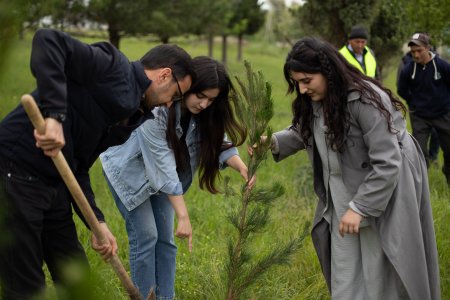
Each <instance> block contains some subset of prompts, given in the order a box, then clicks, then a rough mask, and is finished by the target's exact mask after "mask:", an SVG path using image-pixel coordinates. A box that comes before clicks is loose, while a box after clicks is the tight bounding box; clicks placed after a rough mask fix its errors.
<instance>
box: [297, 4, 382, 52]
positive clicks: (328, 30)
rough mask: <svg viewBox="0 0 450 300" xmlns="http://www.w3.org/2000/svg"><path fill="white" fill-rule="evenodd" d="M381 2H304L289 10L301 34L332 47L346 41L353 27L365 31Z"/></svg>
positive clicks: (339, 45) (376, 13)
mask: <svg viewBox="0 0 450 300" xmlns="http://www.w3.org/2000/svg"><path fill="white" fill-rule="evenodd" d="M380 1H381V0H350V1H346V0H323V1H316V0H307V1H305V3H304V4H303V5H302V6H300V7H298V9H297V10H295V11H293V13H294V14H295V15H296V17H297V18H298V21H299V25H298V26H302V27H303V28H304V31H305V34H307V35H316V36H320V37H322V38H323V39H325V40H327V41H328V42H330V43H332V44H333V45H335V46H336V47H341V46H342V45H344V44H345V42H346V41H347V33H348V32H349V31H350V29H351V27H352V26H353V25H355V24H362V25H365V26H366V27H367V28H369V25H370V24H372V21H373V20H374V18H375V16H376V15H378V11H379V6H380Z"/></svg>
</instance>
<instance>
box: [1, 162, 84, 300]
mask: <svg viewBox="0 0 450 300" xmlns="http://www.w3.org/2000/svg"><path fill="white" fill-rule="evenodd" d="M70 197H71V196H70V194H69V192H68V190H67V188H66V187H65V185H64V183H63V181H62V180H61V181H60V182H57V183H55V184H54V185H49V184H45V183H44V182H43V181H42V180H41V179H39V178H38V177H37V176H35V175H33V174H30V173H28V172H26V171H25V170H23V169H22V168H20V167H19V166H17V165H16V164H14V163H13V162H11V161H7V160H4V159H0V211H1V214H0V230H1V236H2V237H1V238H0V280H1V294H2V299H3V300H9V299H29V298H30V297H32V296H33V295H35V294H36V293H38V292H40V291H41V290H42V289H43V288H44V287H45V274H44V272H43V270H42V267H43V262H44V261H45V263H46V264H47V267H48V269H49V271H50V274H51V276H52V279H53V281H54V282H55V283H57V284H62V285H64V276H62V273H61V270H62V267H61V266H62V265H63V264H64V262H65V261H68V260H71V261H72V260H73V259H76V260H80V261H81V262H82V264H85V265H86V266H87V264H88V263H87V258H86V255H85V253H84V250H83V248H82V247H81V244H80V242H79V241H78V237H77V233H76V229H75V224H74V222H73V218H72V207H71V202H70V199H71V198H70Z"/></svg>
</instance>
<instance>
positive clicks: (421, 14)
mask: <svg viewBox="0 0 450 300" xmlns="http://www.w3.org/2000/svg"><path fill="white" fill-rule="evenodd" d="M405 2H406V3H405V7H406V9H407V19H408V22H409V26H408V28H409V30H411V32H409V35H412V34H413V33H414V32H427V33H428V34H429V35H430V36H431V37H432V40H433V42H434V44H435V45H436V46H437V45H439V44H440V43H443V44H447V45H448V44H450V0H426V1H425V0H417V1H405Z"/></svg>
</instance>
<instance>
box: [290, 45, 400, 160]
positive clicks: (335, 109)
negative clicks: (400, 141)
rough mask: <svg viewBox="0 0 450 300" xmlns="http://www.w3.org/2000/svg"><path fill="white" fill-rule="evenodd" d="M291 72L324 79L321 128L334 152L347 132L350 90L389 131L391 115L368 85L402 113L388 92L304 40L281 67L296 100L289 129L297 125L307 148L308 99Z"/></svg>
mask: <svg viewBox="0 0 450 300" xmlns="http://www.w3.org/2000/svg"><path fill="white" fill-rule="evenodd" d="M291 72H304V73H308V74H317V73H320V74H322V75H323V76H324V77H325V78H326V82H327V96H326V97H325V99H323V101H322V105H323V110H324V116H325V125H327V126H328V132H327V133H326V134H327V141H328V142H329V144H330V146H331V148H332V149H333V150H335V151H340V152H342V151H343V150H344V145H345V137H346V133H347V132H348V128H349V124H348V118H349V115H348V109H347V96H348V93H349V91H350V90H354V91H358V92H359V93H360V94H361V96H362V98H364V99H367V100H368V101H369V103H370V104H371V105H373V106H374V107H376V108H377V109H378V110H379V111H380V112H381V113H382V115H383V116H384V117H385V118H386V121H387V122H388V126H389V131H390V132H394V131H395V129H394V128H393V127H392V124H391V119H392V116H391V113H390V112H389V110H388V109H387V108H386V107H385V106H384V105H383V103H382V101H381V96H380V94H379V93H377V92H376V91H375V90H374V89H373V87H371V85H370V84H369V83H373V84H374V85H376V86H377V87H379V88H380V89H381V90H383V91H384V92H385V93H386V94H388V96H389V98H390V100H391V104H392V105H393V107H394V108H395V109H396V110H402V111H403V113H405V112H406V108H405V106H404V105H403V103H402V102H400V101H399V100H398V99H396V98H395V97H394V96H393V95H392V92H391V91H390V90H388V89H386V88H384V87H382V86H381V84H380V83H379V82H378V81H376V80H374V79H372V78H370V77H367V76H365V75H364V74H362V73H361V72H360V71H359V70H358V69H357V68H355V67H354V66H352V65H351V64H350V63H348V62H347V60H346V59H345V58H344V57H343V56H342V55H341V54H340V53H339V52H338V51H337V50H336V48H335V47H334V46H332V45H331V44H329V43H327V42H325V41H322V40H319V39H317V38H312V37H306V38H303V39H301V40H299V41H298V42H297V43H295V44H294V46H293V47H292V49H291V51H290V52H289V53H288V55H287V58H286V62H285V64H284V77H285V79H286V81H287V82H288V85H289V87H288V92H287V93H288V94H291V93H293V92H294V91H296V94H297V96H296V98H295V100H294V101H293V103H292V110H293V114H294V117H293V120H292V123H293V125H300V128H301V129H300V134H301V136H302V138H303V140H304V142H305V143H306V145H307V146H309V144H308V140H309V138H310V137H311V135H312V130H311V116H312V105H311V98H310V97H309V96H308V95H307V94H301V93H300V90H299V86H298V84H297V83H296V82H294V81H293V80H292V78H291Z"/></svg>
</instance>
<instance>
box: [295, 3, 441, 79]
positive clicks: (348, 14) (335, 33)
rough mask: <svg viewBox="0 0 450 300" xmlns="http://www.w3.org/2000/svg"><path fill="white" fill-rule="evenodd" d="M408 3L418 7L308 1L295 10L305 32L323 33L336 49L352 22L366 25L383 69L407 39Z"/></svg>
mask: <svg viewBox="0 0 450 300" xmlns="http://www.w3.org/2000/svg"><path fill="white" fill-rule="evenodd" d="M436 1H438V0H436ZM442 1H448V0H442ZM408 5H414V6H416V4H415V3H411V2H410V1H407V0H363V1H361V0H351V1H344V0H339V1H335V0H325V1H315V0H308V1H305V3H304V5H302V6H300V7H298V9H296V10H294V11H293V13H294V15H295V16H297V18H298V26H303V28H304V32H305V34H306V35H317V36H320V37H322V38H323V39H325V40H327V41H329V42H331V43H332V44H334V45H335V46H336V47H337V48H340V47H342V45H344V44H345V43H346V41H347V34H348V32H350V29H351V27H352V26H353V25H356V24H361V25H363V26H365V27H366V28H367V29H368V31H369V42H368V45H369V46H370V47H371V48H372V49H373V50H374V52H375V56H376V59H377V63H378V65H379V67H380V71H381V70H383V67H384V66H387V65H389V61H390V59H391V58H393V57H394V58H395V57H398V54H399V53H400V49H401V46H402V44H403V43H404V42H405V39H406V38H407V35H406V30H407V28H410V27H411V23H410V22H409V21H408V16H407V14H406V9H407V7H408ZM426 7H427V8H428V6H426ZM424 10H425V8H424ZM381 75H383V73H381Z"/></svg>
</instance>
